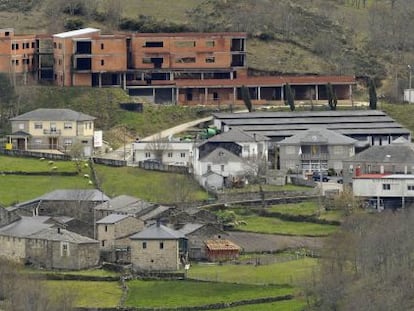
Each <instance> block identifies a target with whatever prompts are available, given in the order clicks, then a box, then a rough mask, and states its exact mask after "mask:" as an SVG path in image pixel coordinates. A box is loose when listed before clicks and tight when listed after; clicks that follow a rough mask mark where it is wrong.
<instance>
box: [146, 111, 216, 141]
mask: <svg viewBox="0 0 414 311" xmlns="http://www.w3.org/2000/svg"><path fill="white" fill-rule="evenodd" d="M212 119H213V117H212V116H209V117H205V118H202V119H197V120H193V121H190V122H187V123H183V124H180V125H177V126H174V127H171V128H169V129H167V130H164V131H161V132H159V133H157V134H154V135H151V136H147V137H145V138H143V139H141V141H151V140H154V139H159V138H164V137H168V136H170V135H175V134H177V133H181V132H183V131H185V130H186V129H188V128H190V127H193V126H196V125H198V124H200V123H204V122H208V121H211V120H212Z"/></svg>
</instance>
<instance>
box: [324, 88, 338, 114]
mask: <svg viewBox="0 0 414 311" xmlns="http://www.w3.org/2000/svg"><path fill="white" fill-rule="evenodd" d="M326 95H327V97H328V105H329V108H330V109H331V110H336V105H337V104H338V98H337V97H336V92H335V91H334V89H333V87H332V84H330V83H328V84H327V85H326Z"/></svg>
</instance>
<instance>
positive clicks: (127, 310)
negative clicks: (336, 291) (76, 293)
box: [75, 295, 293, 311]
mask: <svg viewBox="0 0 414 311" xmlns="http://www.w3.org/2000/svg"><path fill="white" fill-rule="evenodd" d="M291 299H293V296H292V295H285V296H277V297H264V298H255V299H246V300H239V301H233V302H219V303H214V304H208V305H202V306H195V307H176V308H159V307H157V308H132V307H131V308H122V307H116V308H75V310H77V311H197V310H220V309H225V308H231V307H238V306H245V305H252V304H260V303H269V302H275V301H284V300H291Z"/></svg>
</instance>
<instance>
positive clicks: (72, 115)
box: [10, 108, 96, 121]
mask: <svg viewBox="0 0 414 311" xmlns="http://www.w3.org/2000/svg"><path fill="white" fill-rule="evenodd" d="M95 119H96V118H95V117H92V116H90V115H87V114H84V113H82V112H77V111H74V110H71V109H45V108H39V109H36V110H32V111H29V112H26V113H24V114H22V115H19V116H17V117H14V118H11V119H10V120H11V121H93V120H95Z"/></svg>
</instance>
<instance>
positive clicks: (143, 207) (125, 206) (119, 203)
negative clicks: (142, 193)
mask: <svg viewBox="0 0 414 311" xmlns="http://www.w3.org/2000/svg"><path fill="white" fill-rule="evenodd" d="M151 206H154V204H153V203H150V202H147V201H144V200H142V199H139V198H135V197H132V196H129V195H120V196H117V197H115V198H113V199H110V200H109V201H108V202H105V203H102V204H99V205H97V206H96V207H95V209H96V210H104V211H112V212H114V213H119V214H130V215H140V214H142V213H144V212H146V211H147V210H148V208H150V207H151Z"/></svg>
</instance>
